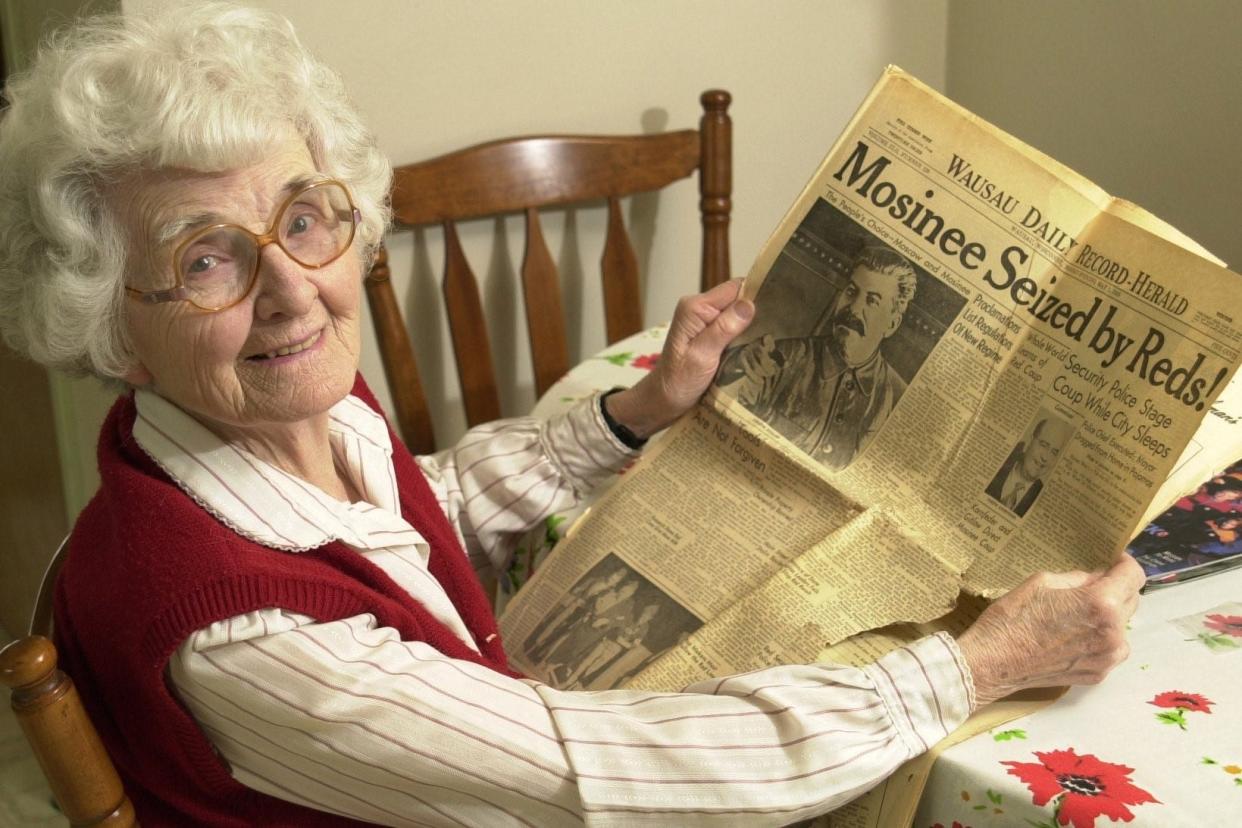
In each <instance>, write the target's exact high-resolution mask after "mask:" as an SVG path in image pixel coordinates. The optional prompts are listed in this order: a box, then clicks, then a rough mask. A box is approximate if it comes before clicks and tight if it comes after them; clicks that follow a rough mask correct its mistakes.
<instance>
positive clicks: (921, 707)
mask: <svg viewBox="0 0 1242 828" xmlns="http://www.w3.org/2000/svg"><path fill="white" fill-rule="evenodd" d="M864 669H865V671H866V672H867V674H868V675H869V676H871V679H872V680H873V681H874V682H875V686H876V690H877V691H878V692H879V694H880V698H881V699H882V700H883V702H884V706H885V707H886V709H887V710H888V714H889V718H890V720H891V721H892V723H893V727H894V729H896V731H897V732H898V733H899V734H900V735H901V738H902V740H903V741H904V742H905V744H906V746H907V748H908V749H909V751H910V755H911V756H916V755H918V754H920V753H923V752H925V751H927V750H928V749H929V748H931V746H932V745H934V744H935V743H936V742H938V741H940V740H941V739H943V738H944V737H945V736H948V735H949V733H951V732H952V731H953V730H954V729H955V728H957V726H958V725H960V724H961V723H962V722H964V721H965V720H966V717H967V716H968V715H969V714H970V711H971V709H972V706H973V702H974V685H973V683H972V681H971V677H970V671H969V669H968V668H967V667H966V662H965V660H964V659H963V658H962V655H961V652H960V651H959V650H958V648H957V642H955V641H954V640H953V638H952V636H950V635H948V634H947V633H936V634H935V635H931V636H928V637H927V638H922V639H920V640H918V641H916V642H914V643H913V644H907V645H905V646H903V647H899V648H898V649H896V650H893V651H892V652H891V653H888V654H887V655H885V656H884V657H882V658H880V659H879V660H878V661H876V662H875V663H874V664H871V665H869V666H867V667H866V668H864Z"/></svg>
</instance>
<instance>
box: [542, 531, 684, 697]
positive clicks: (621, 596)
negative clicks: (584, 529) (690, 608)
mask: <svg viewBox="0 0 1242 828" xmlns="http://www.w3.org/2000/svg"><path fill="white" fill-rule="evenodd" d="M569 594H570V596H571V598H570V600H568V601H566V603H565V604H564V605H563V606H562V608H561V611H560V612H559V613H557V614H556V615H555V616H554V617H551V618H549V619H548V623H547V624H545V625H543V626H541V627H540V628H539V629H538V630H536V631H535V632H534V633H532V634H531V635H530V636H529V637H528V638H527V639H526V641H525V643H524V645H523V649H524V650H525V652H526V654H527V657H528V658H530V659H532V660H534V661H536V662H539V663H541V664H542V665H543V669H544V670H546V671H547V673H548V675H551V676H553V677H555V678H556V681H557V684H558V686H560V687H563V688H573V689H579V688H588V689H589V688H596V687H612V686H616V685H617V684H619V683H621V682H624V681H625V680H626V679H628V678H630V677H631V676H633V675H635V674H637V673H638V672H639V671H641V670H642V669H643V668H644V667H646V666H647V665H648V664H649V663H650V662H651V661H652V660H653V659H654V658H655V657H656V656H657V655H659V654H660V653H662V652H663V651H664V650H665V649H667V648H668V647H669V646H671V645H672V644H674V643H676V642H677V641H678V640H681V639H685V638H686V637H688V636H689V635H690V634H691V633H692V632H694V631H695V630H696V629H698V627H699V626H700V625H701V622H699V620H698V619H696V618H695V617H694V616H693V615H691V614H690V613H688V612H686V610H685V609H684V608H683V607H682V606H681V605H680V604H678V603H677V602H675V601H673V600H672V599H670V598H669V597H668V596H667V595H666V594H665V593H663V592H661V591H660V590H659V589H658V588H657V587H656V586H655V585H654V584H652V583H651V582H650V581H648V580H647V579H646V578H644V577H643V576H641V575H640V574H638V573H637V572H635V571H634V570H633V569H631V568H630V567H628V566H626V564H625V562H624V561H622V560H621V559H620V558H618V557H616V556H615V555H608V556H606V557H604V558H603V560H601V561H600V562H599V563H598V564H596V565H595V566H594V567H592V568H591V570H590V571H588V572H587V573H586V574H585V575H583V576H582V578H580V579H579V580H578V581H577V582H576V583H575V584H574V585H573V586H572V587H571V588H570V590H569Z"/></svg>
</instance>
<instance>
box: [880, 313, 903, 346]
mask: <svg viewBox="0 0 1242 828" xmlns="http://www.w3.org/2000/svg"><path fill="white" fill-rule="evenodd" d="M904 316H905V314H903V313H902V312H901V311H897V312H896V313H894V314H893V318H892V321H890V322H889V323H888V330H887V331H885V332H884V338H885V339H888V338H889V337H890V336H892V335H893V334H894V333H896V332H897V329H898V328H900V327H901V320H902V319H903V318H904Z"/></svg>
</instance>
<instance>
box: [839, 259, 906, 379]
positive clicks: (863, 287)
mask: <svg viewBox="0 0 1242 828" xmlns="http://www.w3.org/2000/svg"><path fill="white" fill-rule="evenodd" d="M896 299H897V277H896V276H894V275H891V274H886V273H879V272H877V271H875V270H872V269H871V268H869V267H867V266H866V265H859V266H858V267H856V268H854V272H853V273H852V274H850V283H849V284H848V285H847V286H846V288H845V290H843V291H841V293H840V295H838V296H837V301H836V304H835V305H834V306H833V310H832V335H833V336H834V337H835V338H836V340H837V344H839V345H840V346H841V353H842V354H843V355H844V356H845V361H846V363H847V364H849V365H861V364H862V363H864V362H866V361H867V360H868V359H870V358H871V357H872V355H874V354H875V352H876V350H877V349H878V348H879V347H880V343H881V342H883V341H884V339H885V338H886V337H888V336H891V335H892V333H893V332H894V331H896V330H897V328H898V327H899V326H900V325H901V313H900V312H899V311H898V310H897V305H896Z"/></svg>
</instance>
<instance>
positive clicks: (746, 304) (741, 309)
mask: <svg viewBox="0 0 1242 828" xmlns="http://www.w3.org/2000/svg"><path fill="white" fill-rule="evenodd" d="M733 315H734V316H736V317H737V318H738V319H740V320H742V321H743V322H745V321H746V320H748V319H750V318H751V317H752V316H754V315H755V303H754V302H751V301H750V300H749V299H739V300H738V301H736V302H734V303H733Z"/></svg>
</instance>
